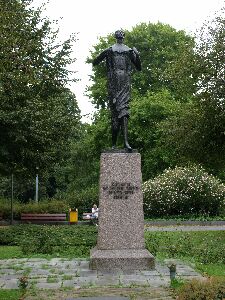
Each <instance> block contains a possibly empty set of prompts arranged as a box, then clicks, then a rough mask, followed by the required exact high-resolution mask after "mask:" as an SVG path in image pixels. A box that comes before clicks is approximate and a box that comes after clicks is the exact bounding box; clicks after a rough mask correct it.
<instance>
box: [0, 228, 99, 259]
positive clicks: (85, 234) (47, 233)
mask: <svg viewBox="0 0 225 300" xmlns="http://www.w3.org/2000/svg"><path fill="white" fill-rule="evenodd" d="M96 231H97V230H96V227H94V226H79V225H77V226H62V225H61V226H54V225H52V226H47V225H43V226H41V225H19V226H16V227H15V226H13V227H9V228H5V229H3V230H0V244H1V245H6V244H7V245H19V246H20V247H21V249H22V252H23V254H25V255H30V254H53V253H54V254H55V255H57V256H59V255H62V256H63V255H67V256H69V255H70V256H73V257H88V256H89V252H90V249H91V248H92V247H94V246H95V244H96V238H97V235H96Z"/></svg>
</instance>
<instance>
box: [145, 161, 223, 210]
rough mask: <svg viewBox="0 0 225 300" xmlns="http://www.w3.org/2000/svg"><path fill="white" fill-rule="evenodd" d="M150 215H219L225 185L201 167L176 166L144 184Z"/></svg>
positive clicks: (146, 206) (146, 205)
mask: <svg viewBox="0 0 225 300" xmlns="http://www.w3.org/2000/svg"><path fill="white" fill-rule="evenodd" d="M143 195H144V211H145V214H146V216H151V215H153V216H169V215H183V214H184V215H185V214H190V215H191V214H195V215H219V214H220V212H221V209H222V207H224V205H225V203H224V201H225V186H224V185H223V184H222V183H221V182H220V181H219V180H218V179H217V178H215V177H214V176H212V175H209V174H208V173H206V172H205V171H204V169H203V168H202V167H200V166H191V167H176V168H175V169H168V170H165V171H164V172H163V174H161V175H159V176H157V177H156V178H154V179H152V180H149V181H147V182H145V183H144V184H143Z"/></svg>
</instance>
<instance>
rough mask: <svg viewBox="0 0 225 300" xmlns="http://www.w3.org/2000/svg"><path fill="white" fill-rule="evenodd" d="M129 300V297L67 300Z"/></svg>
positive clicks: (69, 299)
mask: <svg viewBox="0 0 225 300" xmlns="http://www.w3.org/2000/svg"><path fill="white" fill-rule="evenodd" d="M84 299H86V300H129V299H130V298H129V297H117V296H107V297H82V298H68V299H66V300H84Z"/></svg>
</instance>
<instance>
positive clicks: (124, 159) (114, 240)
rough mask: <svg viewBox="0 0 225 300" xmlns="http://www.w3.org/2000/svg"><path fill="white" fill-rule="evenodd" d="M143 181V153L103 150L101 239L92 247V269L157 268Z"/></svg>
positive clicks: (100, 208)
mask: <svg viewBox="0 0 225 300" xmlns="http://www.w3.org/2000/svg"><path fill="white" fill-rule="evenodd" d="M141 184H142V176H141V156H140V154H139V153H137V152H131V153H126V152H122V153H120V152H105V153H102V155H101V166H100V197H99V223H98V225H99V226H98V239H97V246H96V247H95V248H94V249H92V250H91V256H90V268H91V269H97V270H110V271H113V270H151V269H154V267H155V264H154V257H153V256H152V255H151V253H149V252H148V251H147V250H146V249H145V240H144V212H143V195H142V189H141Z"/></svg>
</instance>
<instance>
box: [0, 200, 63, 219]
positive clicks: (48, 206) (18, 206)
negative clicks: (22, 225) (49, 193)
mask: <svg viewBox="0 0 225 300" xmlns="http://www.w3.org/2000/svg"><path fill="white" fill-rule="evenodd" d="M0 212H1V213H3V218H4V219H10V215H11V204H10V200H6V199H0ZM68 212H69V204H68V203H67V202H66V201H63V200H55V199H51V200H50V199H48V200H42V201H40V202H38V203H35V202H34V201H32V202H29V203H26V204H24V203H20V202H18V201H14V202H13V214H14V218H15V219H20V215H21V213H68Z"/></svg>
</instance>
